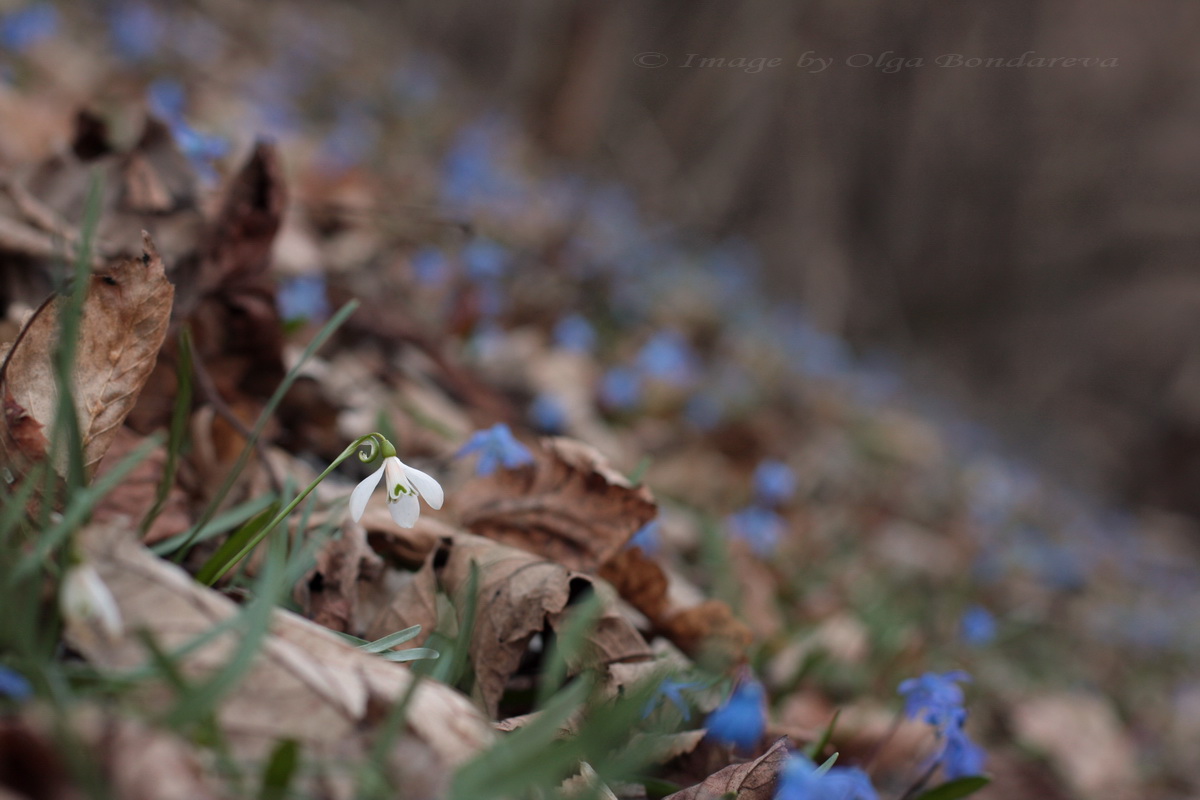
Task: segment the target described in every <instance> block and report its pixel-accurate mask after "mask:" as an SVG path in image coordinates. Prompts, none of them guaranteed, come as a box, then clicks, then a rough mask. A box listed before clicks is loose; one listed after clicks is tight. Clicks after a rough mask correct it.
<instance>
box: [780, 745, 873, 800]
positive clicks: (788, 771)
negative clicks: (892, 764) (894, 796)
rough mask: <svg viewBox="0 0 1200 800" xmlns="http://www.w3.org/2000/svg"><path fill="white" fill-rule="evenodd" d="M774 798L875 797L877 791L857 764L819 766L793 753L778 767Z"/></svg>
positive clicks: (831, 799) (856, 799)
mask: <svg viewBox="0 0 1200 800" xmlns="http://www.w3.org/2000/svg"><path fill="white" fill-rule="evenodd" d="M775 800H879V795H878V794H877V793H876V792H875V787H874V786H872V785H871V779H870V778H869V777H867V773H865V772H863V771H862V770H861V769H859V768H858V767H830V768H829V769H827V770H821V769H820V768H819V767H817V765H816V764H814V763H813V762H812V761H810V760H809V759H808V758H806V757H804V756H802V755H798V754H793V755H790V756H788V760H787V761H786V762H785V763H784V765H783V769H781V770H780V771H779V787H778V788H777V789H776V790H775Z"/></svg>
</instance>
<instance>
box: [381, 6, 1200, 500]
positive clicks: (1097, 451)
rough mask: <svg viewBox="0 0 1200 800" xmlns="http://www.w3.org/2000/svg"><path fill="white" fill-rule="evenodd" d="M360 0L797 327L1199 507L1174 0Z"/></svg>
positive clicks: (1061, 461) (1184, 87)
mask: <svg viewBox="0 0 1200 800" xmlns="http://www.w3.org/2000/svg"><path fill="white" fill-rule="evenodd" d="M380 7H381V8H382V7H386V8H387V11H388V13H390V14H392V15H393V17H394V24H395V25H396V26H397V28H398V29H402V30H406V31H408V33H409V35H411V36H412V37H413V39H414V40H415V41H418V42H420V43H421V45H422V46H423V47H428V48H430V49H432V50H433V51H434V52H436V53H438V54H439V55H440V56H441V57H443V58H444V59H446V60H447V61H448V62H450V63H452V64H454V65H455V67H457V68H461V69H462V70H463V72H464V74H465V75H467V76H469V78H470V80H471V82H472V83H473V84H474V87H475V88H476V90H477V91H478V92H479V93H480V94H481V95H482V97H483V98H485V99H486V101H487V102H489V103H492V104H494V106H495V107H497V108H505V109H510V110H512V109H517V110H519V113H520V115H521V118H522V119H523V121H524V122H525V124H526V125H527V126H528V128H529V130H530V131H532V132H533V133H534V134H535V135H536V136H537V137H538V138H539V139H540V140H541V142H542V143H543V144H544V145H545V146H546V147H547V148H549V149H550V150H552V151H553V152H555V153H557V154H558V155H560V156H561V157H562V158H564V159H569V160H571V161H572V162H582V163H584V164H586V165H587V166H588V167H589V168H590V169H591V170H593V171H594V172H595V173H596V174H599V175H603V176H607V177H612V178H615V179H617V180H619V181H621V182H623V183H626V184H628V185H630V186H632V187H635V188H636V191H637V195H638V197H639V198H640V199H641V200H642V201H643V202H644V203H645V204H646V207H647V208H648V209H649V210H650V211H651V212H652V213H653V214H657V215H660V216H662V217H664V218H667V219H670V220H672V221H674V222H676V223H678V224H680V225H682V226H684V227H685V228H691V229H693V230H696V231H704V232H706V233H709V234H712V233H714V232H715V233H718V234H732V235H737V236H741V237H745V238H746V239H747V240H749V241H751V242H753V243H754V244H755V245H756V246H757V247H758V248H759V252H760V253H761V257H762V260H763V262H764V265H765V273H766V277H767V280H768V281H769V283H770V285H771V286H772V287H773V288H775V289H777V290H778V291H779V292H780V293H784V294H786V295H787V296H788V297H790V298H794V299H797V300H800V301H801V302H803V304H804V305H805V306H806V307H807V309H808V311H809V313H810V314H811V315H812V316H813V318H814V320H815V322H816V323H817V324H818V325H819V326H820V327H822V328H824V329H825V330H827V331H829V332H831V333H835V334H841V335H844V336H845V337H846V338H847V339H848V340H849V341H850V342H851V343H852V344H853V345H854V346H855V347H857V348H859V349H860V350H869V349H872V348H879V347H882V348H885V349H886V350H887V351H890V352H891V353H893V354H895V355H898V356H899V357H901V358H902V360H903V361H904V362H905V364H906V370H907V371H909V372H910V374H915V375H917V376H918V377H917V382H918V383H921V384H923V385H927V386H929V387H931V388H932V389H933V390H934V391H935V392H936V393H937V394H938V395H940V396H943V397H945V396H950V397H955V398H957V399H958V400H959V401H960V402H962V403H965V404H967V405H968V406H969V407H970V408H971V409H972V413H974V414H975V415H977V416H983V417H985V418H986V419H987V420H988V421H989V422H990V423H991V424H992V425H993V426H997V427H999V429H1000V430H1003V431H1005V432H1007V433H1008V434H1009V439H1010V440H1011V441H1015V442H1018V443H1019V444H1018V447H1020V448H1021V449H1022V450H1024V451H1025V452H1036V453H1037V454H1038V455H1039V456H1040V457H1041V458H1042V459H1043V460H1044V461H1045V462H1046V463H1048V464H1050V465H1051V466H1052V467H1054V468H1055V469H1057V470H1058V471H1059V472H1060V473H1061V474H1064V475H1065V476H1067V478H1068V479H1069V480H1071V481H1075V482H1078V483H1079V484H1081V485H1083V486H1086V487H1088V488H1093V489H1099V490H1101V491H1102V492H1104V493H1107V494H1109V495H1110V496H1114V495H1115V496H1117V497H1120V498H1121V499H1123V500H1126V501H1132V502H1134V503H1137V504H1139V505H1141V504H1146V505H1152V506H1161V507H1165V508H1169V509H1173V510H1180V511H1185V512H1188V513H1189V514H1196V513H1200V492H1197V491H1196V488H1195V487H1196V486H1197V485H1198V483H1200V273H1198V272H1197V264H1196V254H1197V244H1198V242H1197V238H1198V231H1200V193H1198V191H1197V186H1198V182H1200V164H1198V163H1197V161H1196V158H1195V152H1196V147H1197V144H1196V143H1197V141H1198V134H1200V91H1197V89H1198V88H1200V51H1197V49H1196V48H1195V47H1194V46H1193V41H1194V39H1193V37H1194V34H1195V33H1196V31H1197V30H1200V8H1198V7H1196V6H1195V5H1194V4H1186V3H1176V2H1157V3H1154V4H1153V9H1154V11H1153V13H1150V9H1149V7H1148V6H1146V5H1144V4H1139V5H1131V4H1127V3H1120V2H1115V1H1114V0H1097V1H1096V2H1087V3H1083V2H1074V3H1071V2H1061V3H1060V2H1056V3H1048V2H1037V1H1036V0H1019V1H1018V2H1006V3H959V2H948V1H944V2H912V3H902V4H895V3H885V2H855V3H850V4H847V3H845V2H822V1H820V0H818V1H817V2H809V3H802V4H800V3H788V2H778V0H747V2H740V3H736V4H731V3H728V2H718V1H715V0H688V1H687V2H660V3H653V4H648V3H635V2H631V1H630V0H616V1H614V0H594V1H592V2H578V3H551V2H525V3H519V4H517V3H510V4H486V3H478V2H454V1H453V0H452V1H450V2H442V3H437V4H428V3H421V2H407V3H404V2H401V3H386V4H380ZM956 56H958V57H961V62H960V61H959V60H958V59H956ZM1023 56H1024V58H1023V59H1022V57H1023ZM639 58H640V61H639ZM705 58H708V59H724V63H723V64H722V65H720V66H717V65H716V62H708V63H709V64H711V65H710V66H703V65H702V59H705ZM805 58H807V59H809V60H810V61H812V62H814V63H811V64H810V63H807V62H804V61H803V59H805ZM970 58H982V59H989V58H991V59H1002V60H1004V62H1005V63H1006V66H1003V67H995V66H992V67H989V66H978V67H971V66H968V64H969V63H970V62H968V61H967V59H970ZM1055 58H1057V59H1059V62H1058V63H1052V62H1050V59H1055ZM1066 58H1075V59H1080V61H1079V62H1076V63H1073V64H1069V65H1064V64H1063V63H1062V59H1066ZM738 59H741V61H738ZM755 59H759V60H760V61H759V62H758V63H759V64H761V65H762V66H759V67H757V68H756V66H755V61H754V60H755ZM764 59H765V60H768V61H769V60H770V59H777V63H778V66H773V67H772V66H767V65H766V63H767V62H764V61H762V60H764ZM817 59H822V60H823V61H824V66H823V65H822V63H821V62H818V61H816V60H817ZM1038 59H1044V60H1045V63H1043V62H1040V61H1038ZM1085 59H1087V60H1090V61H1089V62H1085V61H1084V60H1085ZM1014 60H1015V61H1016V62H1017V63H1016V64H1014V65H1011V66H1007V64H1011V63H1012V62H1013V61H1014ZM901 62H902V63H901ZM1022 62H1023V63H1022ZM798 64H800V66H798ZM742 65H744V66H742Z"/></svg>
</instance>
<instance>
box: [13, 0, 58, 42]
mask: <svg viewBox="0 0 1200 800" xmlns="http://www.w3.org/2000/svg"><path fill="white" fill-rule="evenodd" d="M57 33H58V10H57V9H55V8H54V6H52V5H50V4H49V3H35V4H33V5H30V6H26V7H25V8H22V9H19V10H17V11H13V12H12V13H10V14H5V15H4V16H3V17H0V46H2V47H3V48H4V49H5V50H11V51H12V52H14V53H24V52H26V51H28V50H30V49H32V48H33V47H35V46H36V45H37V44H38V43H40V42H42V41H44V40H46V39H49V38H51V37H52V36H54V35H55V34H57Z"/></svg>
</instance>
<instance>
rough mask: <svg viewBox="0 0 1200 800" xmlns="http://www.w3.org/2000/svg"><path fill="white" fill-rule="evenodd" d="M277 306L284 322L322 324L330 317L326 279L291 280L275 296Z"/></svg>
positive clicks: (313, 276)
mask: <svg viewBox="0 0 1200 800" xmlns="http://www.w3.org/2000/svg"><path fill="white" fill-rule="evenodd" d="M275 306H276V308H278V309H279V316H280V317H281V318H283V320H284V321H289V322H290V321H291V320H298V319H306V320H311V321H314V322H320V321H321V320H324V319H325V318H326V317H328V316H329V298H328V297H326V295H325V279H324V278H323V277H321V276H320V275H300V276H298V277H295V278H291V279H290V280H288V281H287V282H286V283H284V284H283V285H282V286H280V287H279V291H278V292H277V293H276V294H275Z"/></svg>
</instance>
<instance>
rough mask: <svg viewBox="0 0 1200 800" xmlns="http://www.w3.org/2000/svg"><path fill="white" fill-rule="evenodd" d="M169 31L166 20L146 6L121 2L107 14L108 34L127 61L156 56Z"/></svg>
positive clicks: (144, 4) (118, 51)
mask: <svg viewBox="0 0 1200 800" xmlns="http://www.w3.org/2000/svg"><path fill="white" fill-rule="evenodd" d="M166 31H167V20H166V18H165V17H164V16H163V15H162V14H160V13H159V12H158V11H157V10H156V9H155V8H154V7H153V6H151V5H149V4H147V3H119V4H117V5H116V6H115V7H113V9H112V11H111V12H109V15H108V35H109V36H110V37H111V38H112V42H113V46H114V47H115V48H116V51H117V55H119V56H120V57H121V58H124V59H125V60H126V61H141V60H143V59H146V58H149V57H151V56H153V55H154V54H155V53H157V52H158V50H159V47H160V46H161V44H162V39H163V36H164V35H165V34H166Z"/></svg>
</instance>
